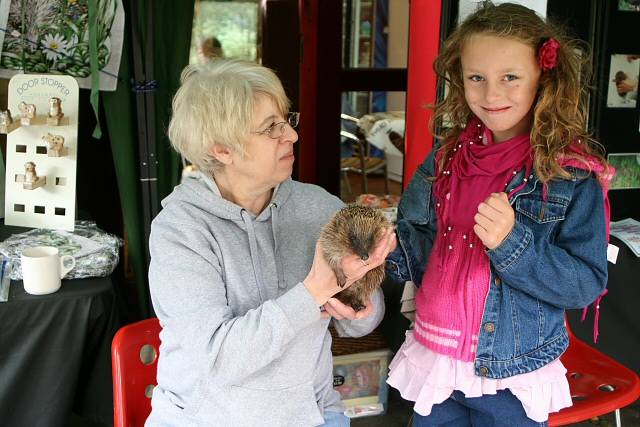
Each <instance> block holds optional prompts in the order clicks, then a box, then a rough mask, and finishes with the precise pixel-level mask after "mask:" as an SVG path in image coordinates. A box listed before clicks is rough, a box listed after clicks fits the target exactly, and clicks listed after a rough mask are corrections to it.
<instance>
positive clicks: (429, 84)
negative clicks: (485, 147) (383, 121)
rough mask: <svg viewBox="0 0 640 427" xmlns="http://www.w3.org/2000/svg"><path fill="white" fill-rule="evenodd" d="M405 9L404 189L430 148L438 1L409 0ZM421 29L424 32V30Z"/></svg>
mask: <svg viewBox="0 0 640 427" xmlns="http://www.w3.org/2000/svg"><path fill="white" fill-rule="evenodd" d="M410 3H411V4H410V6H409V57H408V64H407V68H408V76H407V106H406V121H405V134H404V144H405V147H404V174H403V183H404V187H405V188H406V186H407V185H408V184H409V181H410V180H411V177H412V176H413V173H414V172H415V170H416V169H417V168H418V166H419V165H420V163H422V161H423V159H424V158H425V157H426V156H427V154H428V153H429V151H430V150H431V147H432V146H433V135H432V133H431V131H430V130H429V120H431V117H432V115H433V114H432V113H433V112H432V110H431V109H428V108H426V106H427V105H433V104H435V102H436V97H437V79H436V75H435V73H434V71H433V68H432V64H433V61H434V60H435V59H436V57H437V56H438V50H439V48H440V17H441V14H442V1H434V0H412V1H411V2H410ZM425 29H428V30H427V31H425Z"/></svg>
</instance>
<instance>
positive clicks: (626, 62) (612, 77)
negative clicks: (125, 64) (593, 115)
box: [607, 54, 640, 108]
mask: <svg viewBox="0 0 640 427" xmlns="http://www.w3.org/2000/svg"><path fill="white" fill-rule="evenodd" d="M610 64H611V65H610V68H609V84H608V90H607V107H610V108H635V106H636V103H637V101H638V78H639V77H640V54H637V55H630V54H629V55H628V54H615V55H611V62H610Z"/></svg>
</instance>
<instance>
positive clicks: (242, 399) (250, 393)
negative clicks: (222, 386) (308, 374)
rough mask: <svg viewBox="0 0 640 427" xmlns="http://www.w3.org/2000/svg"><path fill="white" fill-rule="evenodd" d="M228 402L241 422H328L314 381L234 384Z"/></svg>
mask: <svg viewBox="0 0 640 427" xmlns="http://www.w3.org/2000/svg"><path fill="white" fill-rule="evenodd" d="M228 403H229V406H230V409H231V411H230V412H231V413H235V414H238V417H239V419H238V421H240V422H239V423H238V425H245V423H246V424H247V425H265V426H274V427H275V426H283V427H284V426H300V427H303V426H317V425H321V424H323V423H324V418H323V417H322V414H321V412H320V409H319V408H318V403H317V398H316V394H315V391H314V388H313V385H312V384H310V383H307V384H301V385H296V386H292V387H282V388H276V389H268V388H264V389H262V388H248V387H242V386H231V387H230V389H229V395H228Z"/></svg>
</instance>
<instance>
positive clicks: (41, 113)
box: [0, 74, 78, 231]
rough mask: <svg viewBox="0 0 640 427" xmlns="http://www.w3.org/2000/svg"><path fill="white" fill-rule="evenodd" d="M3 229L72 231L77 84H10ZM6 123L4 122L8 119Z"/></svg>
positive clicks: (49, 78) (41, 78)
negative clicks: (13, 227)
mask: <svg viewBox="0 0 640 427" xmlns="http://www.w3.org/2000/svg"><path fill="white" fill-rule="evenodd" d="M8 98H9V99H8V103H7V105H8V108H9V112H2V113H1V115H2V116H3V117H4V124H3V128H2V129H0V131H5V132H6V133H7V161H6V175H5V176H6V178H5V203H4V208H5V224H7V225H18V226H23V227H34V228H53V229H62V230H68V231H73V229H74V221H75V195H76V162H77V155H78V83H77V82H76V80H75V79H74V78H73V77H69V76H55V75H38V74H20V75H16V76H14V77H12V78H11V80H10V82H9V94H8ZM7 118H8V119H7Z"/></svg>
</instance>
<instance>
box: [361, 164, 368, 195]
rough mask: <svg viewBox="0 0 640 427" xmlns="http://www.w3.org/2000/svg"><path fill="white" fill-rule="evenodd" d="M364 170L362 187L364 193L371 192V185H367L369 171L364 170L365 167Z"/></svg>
mask: <svg viewBox="0 0 640 427" xmlns="http://www.w3.org/2000/svg"><path fill="white" fill-rule="evenodd" d="M362 169H363V172H362V188H363V189H364V191H363V193H364V194H368V193H369V186H368V185H367V173H366V172H364V168H362Z"/></svg>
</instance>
